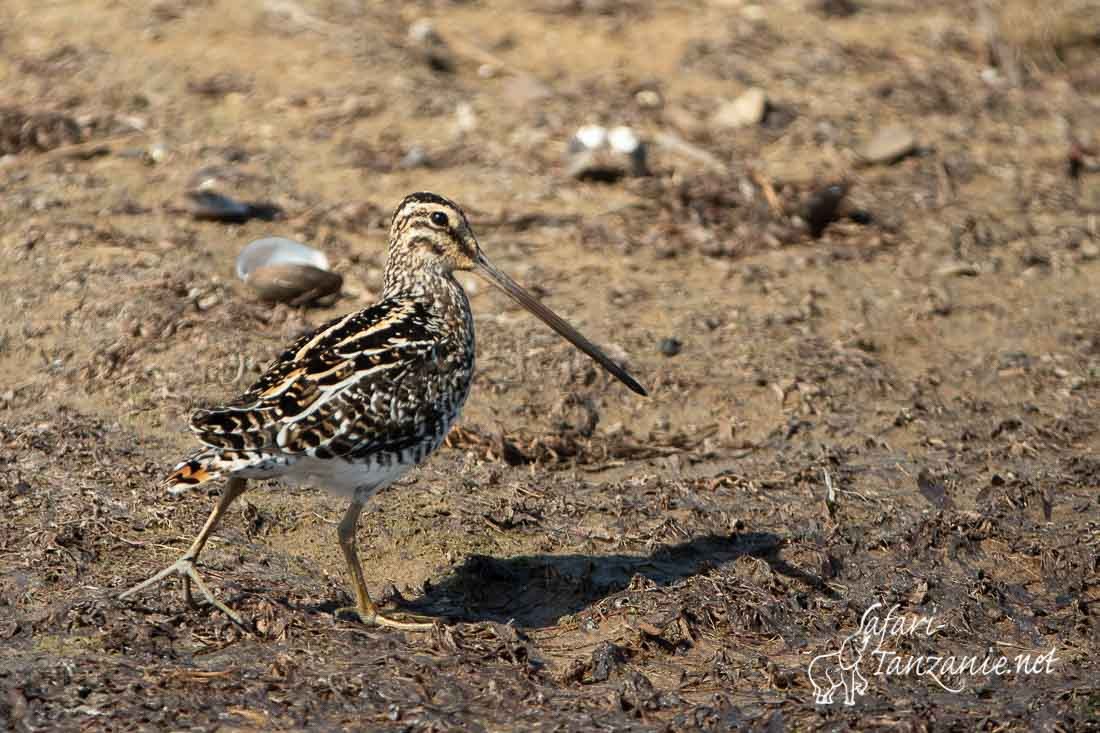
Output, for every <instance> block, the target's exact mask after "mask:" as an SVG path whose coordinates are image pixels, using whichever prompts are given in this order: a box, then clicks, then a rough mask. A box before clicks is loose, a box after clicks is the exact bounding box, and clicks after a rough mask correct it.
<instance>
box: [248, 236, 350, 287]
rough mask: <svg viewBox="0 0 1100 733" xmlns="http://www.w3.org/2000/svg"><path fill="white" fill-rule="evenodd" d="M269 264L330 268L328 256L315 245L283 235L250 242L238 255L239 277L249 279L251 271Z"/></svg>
mask: <svg viewBox="0 0 1100 733" xmlns="http://www.w3.org/2000/svg"><path fill="white" fill-rule="evenodd" d="M268 265H312V266H313V267H316V268H318V269H320V270H327V269H329V265H328V257H325V253H324V252H319V251H318V250H315V249H313V247H307V246H306V245H304V244H302V243H300V242H295V241H294V240H293V239H284V238H283V237H265V238H263V239H257V240H256V241H254V242H249V243H248V244H247V245H246V246H245V248H244V249H242V250H241V253H240V254H239V255H237V277H239V278H240V279H241V280H246V281H247V280H248V276H249V274H250V273H253V272H255V271H256V270H257V269H259V268H261V267H267V266H268Z"/></svg>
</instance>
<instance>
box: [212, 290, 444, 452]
mask: <svg viewBox="0 0 1100 733" xmlns="http://www.w3.org/2000/svg"><path fill="white" fill-rule="evenodd" d="M448 346H449V344H448V342H447V341H446V338H445V334H442V333H441V332H440V330H439V328H438V325H437V321H436V320H435V319H433V318H432V317H431V314H430V313H429V312H428V310H427V308H426V307H425V306H424V305H423V304H422V303H419V302H416V301H413V300H396V299H395V300H387V301H382V302H380V303H377V304H375V305H373V306H371V307H370V308H367V309H365V310H362V311H359V312H358V313H353V314H349V315H347V316H343V317H341V318H337V319H334V320H332V321H330V322H328V323H326V324H324V325H323V326H321V327H320V328H319V329H317V330H316V331H314V332H313V333H310V334H307V335H306V336H303V337H302V338H300V339H298V341H296V342H295V343H294V344H293V345H292V346H291V347H290V348H289V349H287V350H286V351H285V352H284V353H283V354H282V356H280V357H279V358H278V360H276V362H275V363H274V364H273V365H272V366H271V367H270V368H269V369H268V370H267V372H265V373H264V374H263V375H262V376H261V377H260V379H259V380H258V381H257V382H256V384H254V385H253V386H252V387H251V388H250V389H249V390H248V391H247V392H245V393H244V394H243V395H241V396H240V397H239V398H237V399H236V400H233V401H232V402H231V403H229V404H228V405H225V406H223V407H217V408H213V409H207V410H199V411H197V412H195V413H194V415H193V416H192V418H191V430H192V431H194V432H195V434H196V435H197V436H198V438H199V440H201V441H202V442H203V443H205V444H206V445H209V446H211V447H216V448H224V449H230V450H246V451H257V452H265V453H272V452H278V453H285V454H306V455H316V456H318V457H322V458H325V457H330V456H333V455H350V456H360V455H367V454H370V453H373V452H376V451H381V450H389V451H393V450H400V449H402V448H407V447H411V446H415V445H417V444H419V443H421V442H422V441H423V439H424V435H425V434H426V433H427V432H429V431H430V430H431V429H432V428H433V427H434V426H435V425H436V424H438V423H440V422H441V420H442V419H443V418H445V417H446V415H445V413H446V411H447V396H448V390H449V386H448V385H449V377H448V374H447V371H448V370H447V369H446V368H445V367H442V366H441V363H442V362H445V361H446V360H447V358H448V351H449V349H448Z"/></svg>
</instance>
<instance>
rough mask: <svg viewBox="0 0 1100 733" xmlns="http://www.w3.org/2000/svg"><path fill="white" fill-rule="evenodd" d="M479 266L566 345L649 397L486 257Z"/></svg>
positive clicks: (642, 389)
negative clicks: (563, 340) (556, 333)
mask: <svg viewBox="0 0 1100 733" xmlns="http://www.w3.org/2000/svg"><path fill="white" fill-rule="evenodd" d="M477 264H478V269H477V270H476V272H477V273H478V274H479V275H481V276H482V277H484V278H485V279H486V280H488V281H489V282H490V283H492V284H493V285H495V286H496V287H498V288H500V289H501V290H503V291H504V292H505V293H507V295H508V297H510V298H511V299H512V300H514V301H516V302H517V303H519V304H520V305H522V306H523V307H524V308H526V309H527V310H529V311H531V313H533V314H534V315H536V316H538V318H539V320H541V321H542V322H543V323H545V324H546V325H547V326H549V327H550V328H552V329H554V330H555V331H557V332H558V333H559V334H560V335H561V336H562V337H563V338H564V339H565V340H566V341H568V342H569V343H571V344H573V345H574V346H576V347H577V348H578V349H580V350H581V351H583V352H584V353H586V354H588V355H589V356H590V357H592V358H593V359H594V360H595V361H596V362H597V363H598V364H599V365H600V366H602V367H603V368H604V369H606V370H607V371H608V372H609V373H610V374H612V375H613V376H614V377H615V378H616V379H618V380H619V381H620V382H622V383H623V384H625V385H626V386H627V387H629V388H630V389H631V390H633V391H634V392H637V393H638V394H640V395H642V396H643V397H644V396H646V394H647V393H646V391H645V388H644V387H643V386H642V385H640V384H638V382H637V381H636V380H635V379H634V377H632V376H630V375H629V374H627V373H626V370H625V369H623V368H622V367H621V366H619V365H618V364H616V363H615V362H613V361H611V359H610V358H609V357H608V356H607V354H605V353H603V351H601V350H600V348H599V347H598V346H596V345H595V344H594V343H592V342H591V341H589V340H588V339H586V338H585V337H584V336H582V335H581V334H580V333H578V332H577V329H575V328H573V327H572V326H570V325H569V324H568V323H566V322H565V321H563V320H562V319H561V318H560V317H559V316H558V314H557V313H555V312H554V311H552V310H550V309H549V308H547V307H546V306H545V305H543V304H542V303H540V302H539V301H538V300H536V299H535V296H533V295H531V294H530V293H528V292H527V291H526V290H524V289H523V288H522V287H521V286H520V285H519V283H517V282H516V281H515V280H513V279H512V278H510V277H508V276H507V275H505V274H504V273H503V272H501V271H500V270H498V269H496V268H495V267H493V266H492V265H491V264H489V261H488V260H486V259H485V258H484V257H479V258H478V263H477Z"/></svg>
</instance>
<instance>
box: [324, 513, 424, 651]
mask: <svg viewBox="0 0 1100 733" xmlns="http://www.w3.org/2000/svg"><path fill="white" fill-rule="evenodd" d="M361 511H363V503H362V502H360V501H352V502H351V506H349V507H348V510H347V512H345V513H344V518H343V520H342V521H341V522H340V526H339V528H337V535H338V536H339V538H340V549H341V550H343V551H344V559H345V560H347V563H348V573H349V574H350V575H351V584H352V588H353V589H354V590H355V605H354V606H348V607H346V608H338V609H337V610H336V614H337V615H340V614H341V613H351V614H354V615H356V616H358V617H359V620H360V621H362V622H363V623H364V624H366V625H368V626H389V627H390V628H394V629H404V630H405V631H428V630H430V629H432V628H433V627H434V626H435V624H434V623H431V622H423V623H411V622H405V621H397V620H394V619H391V618H386V617H385V616H383V615H382V614H380V613H379V612H378V607H377V606H376V605H374V601H372V600H371V597H370V593H368V592H367V581H366V579H365V578H364V577H363V566H362V565H361V564H360V563H359V553H358V552H356V550H355V531H356V529H357V528H358V527H359V513H360V512H361Z"/></svg>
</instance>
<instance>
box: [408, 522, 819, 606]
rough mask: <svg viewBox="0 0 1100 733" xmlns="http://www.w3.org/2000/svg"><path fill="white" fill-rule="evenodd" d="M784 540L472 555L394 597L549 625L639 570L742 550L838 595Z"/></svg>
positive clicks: (712, 539)
mask: <svg viewBox="0 0 1100 733" xmlns="http://www.w3.org/2000/svg"><path fill="white" fill-rule="evenodd" d="M781 546H782V541H781V539H780V538H779V537H778V536H776V535H774V534H771V533H767V532H748V533H741V534H733V535H706V536H701V537H696V538H693V539H691V540H688V541H686V542H682V543H680V544H677V545H671V546H662V547H659V548H657V549H655V550H654V551H653V552H652V553H650V554H648V555H625V554H614V555H581V554H566V555H524V556H518V557H511V558H504V559H500V558H494V557H488V556H485V555H472V556H470V557H469V558H467V559H466V560H465V562H463V563H462V564H461V565H459V566H458V567H456V568H454V569H453V570H452V571H451V572H450V574H449V575H447V576H446V577H444V578H443V579H442V580H441V581H440V582H439V583H437V584H431V585H429V586H428V587H427V588H426V589H425V592H424V593H423V595H422V596H421V597H419V598H417V599H415V600H411V601H406V600H404V599H401V598H400V597H398V598H395V599H393V600H395V601H396V602H397V603H398V605H399V606H400V607H402V608H406V609H408V610H410V611H414V612H416V613H422V614H425V615H428V616H436V617H445V618H447V619H448V620H450V621H453V622H461V623H479V622H485V621H494V622H498V623H507V622H509V621H511V622H513V623H515V624H516V625H517V626H520V627H523V628H543V627H547V626H553V625H555V624H556V623H557V622H558V619H560V618H561V617H562V616H566V615H571V614H575V613H577V612H579V611H582V610H583V609H585V608H588V607H589V606H591V605H592V604H593V603H595V602H596V601H599V600H600V599H602V598H606V597H608V596H610V595H612V594H614V593H617V592H619V591H621V590H624V589H626V588H628V587H630V586H631V585H632V584H635V583H637V580H636V578H637V577H638V576H641V578H643V579H645V580H644V581H643V582H645V581H648V582H650V583H653V584H655V585H656V586H658V587H660V586H668V585H671V584H673V583H676V582H677V581H680V580H683V579H685V578H689V577H691V576H694V575H698V574H700V573H703V572H706V571H707V570H710V569H713V568H714V567H716V566H718V565H722V564H724V563H727V562H730V561H732V560H736V559H737V558H739V557H756V558H759V559H762V560H764V561H765V562H767V563H768V565H769V566H770V567H771V568H772V570H773V571H775V572H776V573H779V574H781V575H785V576H787V577H790V578H792V579H794V580H797V581H798V582H800V583H803V584H805V585H807V586H810V587H812V588H814V589H816V590H817V591H819V592H821V593H823V594H825V595H828V596H833V595H834V593H833V591H832V590H831V589H829V588H828V586H827V585H826V584H825V583H824V582H823V581H822V580H821V579H820V578H818V577H816V576H814V575H811V574H809V573H807V572H805V571H803V570H801V569H799V568H796V567H794V566H792V565H790V564H789V563H787V562H786V561H784V560H783V559H782V558H780V557H779V550H780V548H781Z"/></svg>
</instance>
